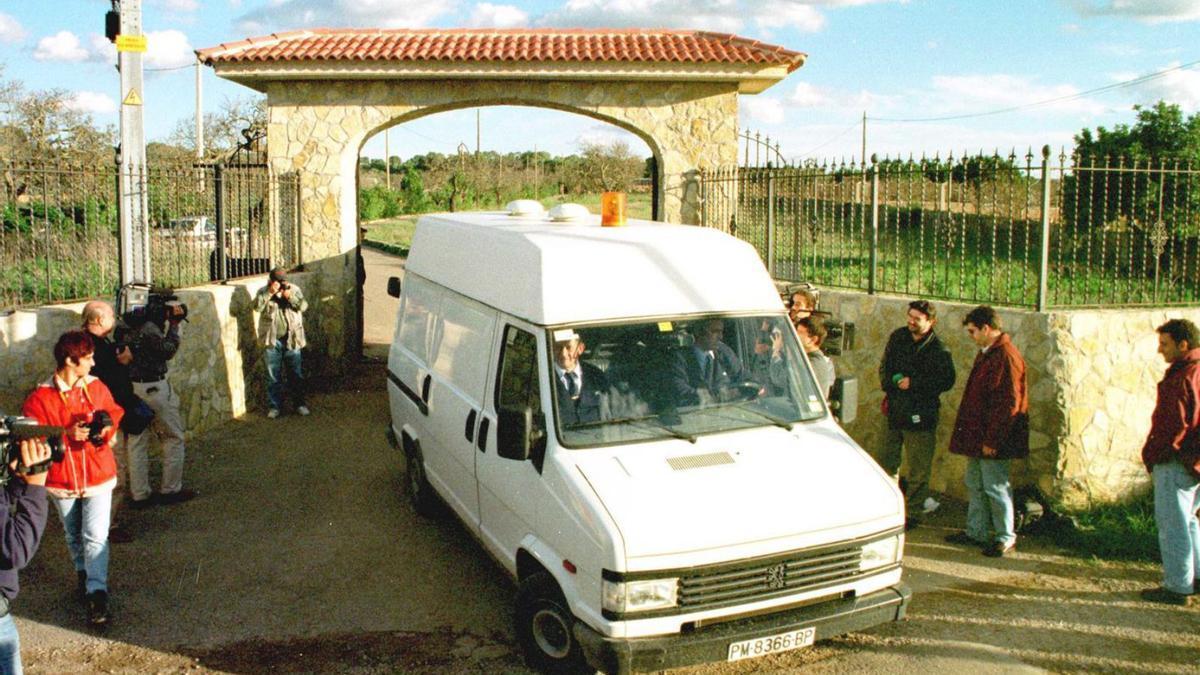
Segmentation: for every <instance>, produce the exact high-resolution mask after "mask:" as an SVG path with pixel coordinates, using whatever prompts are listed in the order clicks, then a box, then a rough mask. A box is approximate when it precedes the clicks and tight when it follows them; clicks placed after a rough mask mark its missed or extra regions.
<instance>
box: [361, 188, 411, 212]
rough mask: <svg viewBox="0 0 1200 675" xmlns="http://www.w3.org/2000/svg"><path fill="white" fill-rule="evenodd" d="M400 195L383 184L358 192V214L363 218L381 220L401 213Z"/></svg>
mask: <svg viewBox="0 0 1200 675" xmlns="http://www.w3.org/2000/svg"><path fill="white" fill-rule="evenodd" d="M402 212H403V208H402V206H401V204H400V195H398V194H397V193H396V192H395V191H393V190H389V189H387V187H385V186H383V185H376V186H375V187H372V188H367V189H366V190H359V192H358V215H359V218H361V219H362V220H379V219H380V218H393V217H395V216H398V215H400V214H401V213H402Z"/></svg>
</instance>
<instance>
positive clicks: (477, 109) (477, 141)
mask: <svg viewBox="0 0 1200 675" xmlns="http://www.w3.org/2000/svg"><path fill="white" fill-rule="evenodd" d="M480 112H481V109H480V108H476V109H475V156H476V157H478V156H479V136H480V132H479V129H480V121H479V114H480Z"/></svg>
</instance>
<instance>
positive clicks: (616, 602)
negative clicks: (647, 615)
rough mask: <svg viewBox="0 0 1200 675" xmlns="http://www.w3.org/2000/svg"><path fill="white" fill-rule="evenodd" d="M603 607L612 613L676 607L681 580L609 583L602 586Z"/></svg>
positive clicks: (606, 580) (604, 582) (605, 581)
mask: <svg viewBox="0 0 1200 675" xmlns="http://www.w3.org/2000/svg"><path fill="white" fill-rule="evenodd" d="M601 594H602V596H603V601H602V606H603V608H604V609H606V610H608V611H610V612H618V613H621V614H624V613H626V612H644V611H647V610H651V609H667V608H669V607H674V606H675V604H676V602H678V599H679V579H647V580H645V581H609V580H608V579H605V580H604V581H603V583H602V586H601Z"/></svg>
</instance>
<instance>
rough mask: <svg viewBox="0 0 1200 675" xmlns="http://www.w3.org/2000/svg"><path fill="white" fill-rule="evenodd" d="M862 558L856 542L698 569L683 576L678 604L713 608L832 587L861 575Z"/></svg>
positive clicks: (683, 607)
mask: <svg viewBox="0 0 1200 675" xmlns="http://www.w3.org/2000/svg"><path fill="white" fill-rule="evenodd" d="M861 558H862V545H861V544H859V543H856V544H854V545H843V546H839V547H834V548H824V549H820V550H817V551H811V550H810V551H795V552H792V553H789V554H784V555H779V556H772V557H770V558H757V559H753V560H743V561H739V562H735V563H727V564H722V565H714V566H710V567H703V568H697V569H695V570H693V571H691V572H689V573H684V574H683V575H681V576H680V578H679V608H680V610H682V611H695V610H701V609H712V608H715V607H725V606H728V605H736V604H742V603H746V602H754V601H757V600H766V599H770V598H775V597H779V596H784V595H792V594H795V593H799V592H801V591H806V590H812V589H816V588H821V587H824V586H831V585H834V584H838V583H841V582H844V581H849V580H851V579H854V578H856V577H858V576H860V574H861V572H860V571H859V568H858V566H859V561H860V560H861Z"/></svg>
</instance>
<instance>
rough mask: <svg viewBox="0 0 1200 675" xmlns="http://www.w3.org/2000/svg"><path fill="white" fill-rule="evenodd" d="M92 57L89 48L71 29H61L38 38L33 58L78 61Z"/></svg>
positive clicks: (38, 59)
mask: <svg viewBox="0 0 1200 675" xmlns="http://www.w3.org/2000/svg"><path fill="white" fill-rule="evenodd" d="M89 57H90V54H89V53H88V50H87V49H84V47H83V45H81V44H80V43H79V38H78V37H76V36H75V34H74V33H72V32H71V31H69V30H64V31H59V32H57V33H55V34H54V35H51V36H49V37H44V38H42V39H41V40H38V43H37V47H36V48H35V49H34V50H33V58H34V59H35V60H37V61H67V62H72V63H78V62H80V61H87V60H88V58H89Z"/></svg>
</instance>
